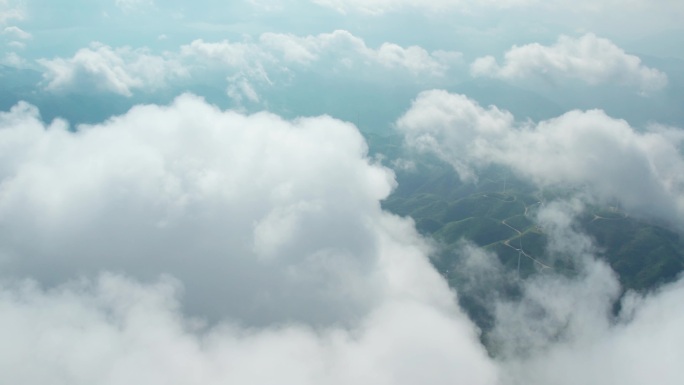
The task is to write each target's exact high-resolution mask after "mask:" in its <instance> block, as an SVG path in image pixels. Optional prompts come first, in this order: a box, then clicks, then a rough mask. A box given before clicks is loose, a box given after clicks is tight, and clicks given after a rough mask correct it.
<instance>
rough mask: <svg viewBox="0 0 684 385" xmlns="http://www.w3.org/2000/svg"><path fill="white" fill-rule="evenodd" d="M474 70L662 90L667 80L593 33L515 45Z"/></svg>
mask: <svg viewBox="0 0 684 385" xmlns="http://www.w3.org/2000/svg"><path fill="white" fill-rule="evenodd" d="M471 73H472V75H473V76H489V77H496V78H501V79H529V78H540V79H548V80H552V81H565V80H575V79H576V80H580V81H583V82H585V83H587V84H590V85H597V84H617V85H624V86H630V87H635V88H637V89H639V90H641V91H644V92H650V91H657V90H660V89H662V88H663V87H665V86H666V85H667V82H668V79H667V75H666V74H664V73H663V72H661V71H659V70H657V69H654V68H649V67H646V66H645V65H643V64H642V63H641V59H639V57H637V56H634V55H629V54H627V53H625V51H624V50H622V49H621V48H620V47H618V46H616V45H615V44H613V43H612V42H611V41H610V40H608V39H603V38H599V37H597V36H595V35H593V34H586V35H584V36H582V37H579V38H572V37H568V36H561V37H560V38H559V39H558V41H557V42H556V43H555V44H553V45H551V46H543V45H541V44H537V43H534V44H527V45H523V46H519V47H518V46H513V48H511V49H510V50H509V51H507V52H506V53H505V55H504V60H503V63H502V64H499V63H497V61H496V59H495V58H494V57H492V56H485V57H481V58H479V59H477V60H475V62H473V63H472V64H471Z"/></svg>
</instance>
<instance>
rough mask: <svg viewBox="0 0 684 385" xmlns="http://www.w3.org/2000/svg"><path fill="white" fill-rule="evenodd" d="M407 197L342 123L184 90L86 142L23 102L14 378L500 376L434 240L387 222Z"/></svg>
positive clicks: (5, 323)
mask: <svg viewBox="0 0 684 385" xmlns="http://www.w3.org/2000/svg"><path fill="white" fill-rule="evenodd" d="M393 185H394V179H393V174H392V173H391V171H389V170H388V169H386V168H384V167H382V166H380V165H378V164H375V163H373V162H372V161H371V160H370V159H368V158H367V148H366V144H365V142H364V140H363V138H362V136H361V135H360V133H359V132H358V131H357V130H356V129H355V128H354V127H353V126H352V125H350V124H348V123H344V122H341V121H338V120H334V119H332V118H329V117H316V118H300V119H296V120H294V121H286V120H283V119H281V118H280V117H278V116H276V115H272V114H269V113H258V114H254V115H242V114H239V113H236V112H232V111H221V110H219V109H217V108H216V107H213V106H211V105H208V104H207V103H206V102H204V101H203V100H201V99H200V98H198V97H196V96H193V95H183V96H181V97H179V98H177V99H176V100H175V101H174V102H173V103H172V104H170V105H168V106H157V105H147V106H137V107H135V108H133V109H132V110H130V111H129V112H128V113H126V114H124V115H122V116H118V117H113V118H111V119H109V120H107V121H106V122H104V123H100V124H96V125H91V126H80V127H77V128H76V130H75V131H70V130H69V129H68V126H67V124H66V122H64V121H60V120H56V121H54V122H52V123H50V124H45V123H44V122H42V121H41V120H40V117H39V112H38V110H37V109H36V108H35V107H33V106H31V105H29V104H27V103H20V104H18V105H16V106H15V107H13V108H12V109H11V110H10V111H8V112H3V113H1V114H0V186H2V188H1V189H0V227H2V228H3V229H4V231H3V232H2V233H1V234H0V245H2V246H0V263H1V264H2V270H1V271H2V280H1V282H0V286H1V287H2V290H0V309H2V312H3V314H4V316H3V317H2V320H0V336H1V338H3V341H5V344H3V346H4V347H5V349H0V355H1V356H2V357H4V358H3V359H0V366H1V367H2V370H0V379H2V381H3V382H21V383H24V384H33V383H41V382H43V381H44V380H45V379H46V378H51V379H53V380H54V379H55V378H59V379H60V380H62V381H64V382H68V383H71V384H79V383H83V384H85V383H93V382H103V381H105V380H106V381H107V382H109V383H112V384H118V383H129V382H130V381H131V379H132V378H138V379H139V378H145V379H146V381H147V382H148V383H166V382H168V381H169V380H170V379H172V380H173V381H174V382H177V383H181V384H194V383H217V382H225V381H229V382H239V383H245V382H249V383H255V384H258V383H272V382H273V381H280V382H292V383H301V384H307V383H311V384H320V383H325V384H335V383H339V384H346V383H352V382H356V383H363V382H366V381H372V382H373V383H378V384H414V383H416V382H419V381H428V382H430V383H435V384H440V383H444V384H447V383H454V382H460V381H462V382H467V383H470V384H483V385H484V384H494V383H496V378H497V368H496V366H495V364H494V363H493V362H492V361H491V360H490V359H489V358H488V357H487V355H486V352H485V350H484V348H483V347H482V346H481V345H480V344H479V342H478V340H477V328H476V327H475V326H474V325H473V324H472V323H471V322H470V321H469V320H468V319H467V317H466V316H465V315H464V314H463V313H462V312H461V310H460V309H459V308H458V306H457V305H456V302H455V299H454V293H453V292H452V291H451V290H450V289H449V288H448V286H447V284H446V282H445V281H444V280H443V279H442V278H441V276H440V275H439V274H438V273H437V272H436V271H435V270H434V269H433V268H432V266H431V265H430V263H429V261H428V258H427V254H428V252H429V250H430V249H429V247H428V245H427V243H426V241H425V240H423V239H422V238H421V237H420V236H419V235H418V233H417V232H416V231H415V229H414V228H413V223H412V222H411V221H409V220H406V219H402V218H399V217H396V216H394V215H391V214H389V213H386V212H384V211H382V209H381V207H380V201H381V200H382V199H384V198H385V197H386V196H387V195H388V194H389V192H390V191H391V189H392V188H393ZM160 277H161V278H160ZM204 320H209V321H210V323H209V324H207V323H205V321H204ZM74 346H78V349H74V348H73V347H74ZM36 367H39V368H41V370H35V368H36Z"/></svg>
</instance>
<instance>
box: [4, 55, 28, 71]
mask: <svg viewBox="0 0 684 385" xmlns="http://www.w3.org/2000/svg"><path fill="white" fill-rule="evenodd" d="M0 63H1V64H2V65H6V66H9V67H14V68H29V63H28V60H26V59H24V58H23V57H21V56H19V55H18V54H17V53H16V52H8V53H7V54H5V56H4V57H3V58H2V59H0Z"/></svg>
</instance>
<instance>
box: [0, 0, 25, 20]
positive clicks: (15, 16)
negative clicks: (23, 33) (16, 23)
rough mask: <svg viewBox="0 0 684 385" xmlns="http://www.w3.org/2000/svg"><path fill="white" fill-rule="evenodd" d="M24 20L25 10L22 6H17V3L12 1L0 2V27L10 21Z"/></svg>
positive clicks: (1, 0) (4, 0) (2, 0)
mask: <svg viewBox="0 0 684 385" xmlns="http://www.w3.org/2000/svg"><path fill="white" fill-rule="evenodd" d="M25 18H26V10H25V9H24V7H23V4H17V1H13V0H0V25H3V24H5V23H7V22H8V21H10V20H24V19H25Z"/></svg>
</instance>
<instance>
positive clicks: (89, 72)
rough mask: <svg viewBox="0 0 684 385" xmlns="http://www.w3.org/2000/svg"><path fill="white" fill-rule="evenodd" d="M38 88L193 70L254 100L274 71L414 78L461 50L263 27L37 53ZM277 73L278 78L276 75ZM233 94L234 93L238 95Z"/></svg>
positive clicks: (129, 81) (123, 82)
mask: <svg viewBox="0 0 684 385" xmlns="http://www.w3.org/2000/svg"><path fill="white" fill-rule="evenodd" d="M38 63H39V64H40V65H42V66H43V67H44V68H45V72H44V74H43V77H44V79H45V83H46V84H45V88H46V89H48V90H51V91H57V92H71V91H80V92H83V91H84V90H87V91H93V90H94V91H99V92H111V93H116V94H120V95H124V96H132V95H133V93H134V91H136V90H154V89H158V88H161V87H164V86H166V85H168V84H169V83H173V82H174V81H175V80H179V79H186V78H192V79H193V80H194V81H196V82H199V83H202V82H207V81H211V83H212V84H214V83H215V81H216V79H217V78H222V79H228V94H229V96H230V97H231V98H233V99H235V100H237V99H244V100H250V101H252V102H259V100H260V97H259V89H260V88H264V87H270V86H273V85H274V83H275V80H274V79H276V78H279V79H280V80H282V81H285V82H287V81H289V80H291V79H292V78H293V77H294V76H296V75H297V73H298V72H301V71H309V70H311V68H316V70H317V71H319V72H323V73H327V74H329V75H332V76H338V75H339V74H357V73H359V71H363V72H364V73H368V76H371V77H372V76H375V75H385V76H387V73H388V71H391V73H397V74H400V75H402V76H406V74H409V75H410V76H412V77H413V78H414V79H426V78H427V79H434V78H442V77H444V76H445V75H446V73H447V71H448V70H449V69H450V68H451V67H452V66H454V65H460V64H461V54H460V53H459V52H454V51H443V50H437V51H434V52H431V53H430V52H428V51H426V50H425V49H423V48H421V47H418V46H409V47H401V46H399V45H397V44H394V43H383V44H382V45H380V47H378V48H377V49H374V48H370V47H368V46H367V45H366V43H365V42H364V40H363V39H361V38H359V37H356V36H354V35H352V34H351V33H349V32H347V31H343V30H337V31H334V32H332V33H323V34H319V35H309V36H295V35H290V34H275V33H264V34H262V35H261V36H260V37H259V39H258V41H256V42H254V41H252V40H251V38H249V37H247V38H245V39H244V40H243V41H239V42H232V41H229V40H222V41H215V42H209V41H204V40H203V39H197V40H194V41H192V42H191V43H189V44H185V45H182V46H181V47H180V48H179V50H178V51H177V52H164V53H162V54H154V53H152V52H151V51H150V50H149V49H147V48H139V49H133V48H131V47H118V48H114V47H110V46H108V45H104V44H101V43H92V44H91V45H90V46H89V47H88V48H83V49H80V50H78V51H77V52H76V53H75V54H74V56H73V57H71V58H61V57H57V58H54V59H40V60H38ZM283 79H284V80H283ZM238 96H239V97H238Z"/></svg>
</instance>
